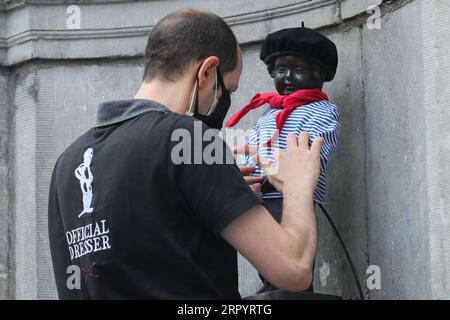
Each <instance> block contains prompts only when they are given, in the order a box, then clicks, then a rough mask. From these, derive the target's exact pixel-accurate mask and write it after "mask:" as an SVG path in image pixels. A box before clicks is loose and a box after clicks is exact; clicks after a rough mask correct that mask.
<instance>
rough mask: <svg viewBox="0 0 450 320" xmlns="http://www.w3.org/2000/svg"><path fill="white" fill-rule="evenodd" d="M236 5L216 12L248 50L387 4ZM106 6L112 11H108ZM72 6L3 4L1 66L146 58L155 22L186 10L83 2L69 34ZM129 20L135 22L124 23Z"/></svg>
mask: <svg viewBox="0 0 450 320" xmlns="http://www.w3.org/2000/svg"><path fill="white" fill-rule="evenodd" d="M197 2H198V3H197ZM231 2H233V0H231ZM234 2H236V5H239V6H240V7H243V8H242V10H240V8H234V7H233V6H229V7H227V8H223V7H217V8H216V7H214V8H211V10H212V11H215V12H218V13H219V14H220V15H221V16H223V17H224V19H225V21H227V23H229V24H230V26H231V27H232V29H233V31H234V32H235V33H236V36H237V38H238V40H239V42H240V43H241V44H244V45H245V44H248V43H254V42H259V41H262V40H263V39H264V37H265V36H266V35H267V33H269V32H271V31H273V30H277V29H280V28H283V27H286V26H299V25H300V24H301V21H305V22H306V24H307V26H308V27H311V28H320V27H324V26H328V25H334V24H338V23H340V22H341V21H342V19H347V18H351V17H352V16H354V15H357V14H360V13H361V12H365V11H366V10H367V7H368V6H369V5H370V4H379V3H381V2H382V1H381V0H362V1H361V0H341V1H339V0H306V1H301V2H300V3H299V2H298V1H292V0H284V1H279V2H278V3H277V5H273V3H272V2H271V1H269V0H265V1H259V2H258V6H259V7H260V8H261V10H255V8H254V5H249V4H248V3H244V4H239V1H237V0H235V1H234ZM106 3H109V4H110V6H108V7H107V8H106V9H104V7H103V6H104V5H105V4H106ZM201 3H202V2H200V1H191V3H190V4H191V5H196V4H198V7H202V5H201ZM69 5H70V3H67V1H62V0H60V1H45V0H34V1H25V0H23V1H3V3H2V7H0V25H3V26H4V27H2V28H0V30H2V31H0V65H5V66H12V65H15V64H19V63H22V62H25V61H27V60H30V59H35V58H42V59H89V58H103V57H105V58H107V57H139V56H142V52H143V48H144V47H145V43H146V40H147V35H148V32H149V31H150V30H151V29H152V27H153V25H154V24H155V23H156V19H157V18H158V17H160V16H162V15H164V14H165V13H166V12H170V11H171V10H173V9H174V8H176V7H183V5H182V4H181V2H180V1H176V0H173V1H167V2H164V4H163V3H162V2H160V1H146V2H142V1H132V2H130V1H121V0H116V1H114V0H109V1H107V0H100V1H95V2H92V1H78V2H77V5H78V6H80V8H81V9H82V22H83V24H84V26H82V27H83V28H82V29H78V30H69V29H66V27H65V22H66V18H67V17H68V15H67V14H66V11H65V10H66V8H67V7H68V6H69ZM203 7H205V5H203ZM2 8H3V9H2ZM214 9H215V10H214ZM104 11H107V12H104ZM155 11H157V12H158V14H153V15H151V17H149V16H148V15H145V14H143V13H145V12H155ZM241 12H243V13H241ZM124 16H125V17H128V16H133V17H136V19H133V20H128V19H123V17H124ZM48 17H53V19H49V18H48ZM55 17H62V18H60V19H57V18H55ZM151 20H153V21H151ZM108 24H113V25H111V26H109V25H108ZM124 38H126V39H127V40H124ZM124 43H126V44H127V45H124Z"/></svg>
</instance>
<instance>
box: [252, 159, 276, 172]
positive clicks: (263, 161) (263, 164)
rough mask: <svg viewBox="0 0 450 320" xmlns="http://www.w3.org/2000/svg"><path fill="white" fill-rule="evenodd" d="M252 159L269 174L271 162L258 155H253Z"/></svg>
mask: <svg viewBox="0 0 450 320" xmlns="http://www.w3.org/2000/svg"><path fill="white" fill-rule="evenodd" d="M252 160H253V162H256V164H257V165H258V167H260V168H261V169H262V170H263V171H264V172H265V173H266V174H270V173H269V172H268V171H269V170H270V168H271V167H272V162H270V161H269V160H267V159H266V158H264V157H263V156H260V155H254V156H253V157H252Z"/></svg>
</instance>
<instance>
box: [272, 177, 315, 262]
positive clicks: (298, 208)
mask: <svg viewBox="0 0 450 320" xmlns="http://www.w3.org/2000/svg"><path fill="white" fill-rule="evenodd" d="M296 188H297V187H295V186H293V187H292V188H285V189H287V190H285V192H284V194H283V196H284V199H283V218H282V221H281V226H282V227H283V228H284V229H285V230H286V232H287V233H288V234H289V237H290V238H291V239H292V244H291V245H290V246H289V248H290V250H293V251H294V252H293V253H292V254H293V256H294V257H295V258H296V259H299V261H300V262H301V263H302V264H303V265H305V266H307V267H308V268H310V269H312V264H313V262H314V257H315V253H316V247H317V222H316V217H315V214H314V202H313V196H312V193H308V192H304V193H302V192H299V190H298V189H297V190H296ZM291 189H292V191H291Z"/></svg>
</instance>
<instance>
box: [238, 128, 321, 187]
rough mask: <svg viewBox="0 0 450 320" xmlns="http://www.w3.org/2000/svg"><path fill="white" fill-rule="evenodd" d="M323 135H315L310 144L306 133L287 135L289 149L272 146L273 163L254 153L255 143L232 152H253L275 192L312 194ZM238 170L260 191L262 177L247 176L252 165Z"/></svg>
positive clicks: (248, 153) (317, 177)
mask: <svg viewBox="0 0 450 320" xmlns="http://www.w3.org/2000/svg"><path fill="white" fill-rule="evenodd" d="M322 143H323V138H322V137H317V138H316V139H315V140H314V142H313V143H312V145H311V147H309V133H308V132H302V133H301V134H300V136H299V137H298V139H297V137H296V136H295V135H294V134H289V135H288V137H287V146H288V149H287V151H286V152H280V150H279V149H275V159H276V161H275V163H272V162H271V161H269V160H267V159H266V158H264V157H263V156H260V155H257V152H258V148H257V146H255V145H243V146H237V147H234V148H233V149H232V151H233V153H235V154H245V155H254V156H253V161H254V162H255V163H257V164H258V166H259V167H260V168H261V169H262V170H263V171H264V172H265V174H266V175H267V177H268V179H269V182H270V183H271V184H272V185H273V186H274V187H275V188H277V190H278V191H280V192H282V193H285V192H289V190H297V191H298V190H302V191H303V192H305V193H312V192H314V189H315V188H316V185H317V181H318V179H319V174H320V149H321V147H322ZM240 169H241V173H242V175H243V176H244V179H245V180H246V181H247V182H248V183H249V184H255V185H254V187H253V188H252V189H254V188H258V192H260V190H261V182H262V180H263V178H262V177H253V176H249V175H250V174H251V173H252V172H253V171H254V170H255V167H241V168H240Z"/></svg>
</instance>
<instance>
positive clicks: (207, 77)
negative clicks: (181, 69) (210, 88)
mask: <svg viewBox="0 0 450 320" xmlns="http://www.w3.org/2000/svg"><path fill="white" fill-rule="evenodd" d="M218 66H219V57H216V56H211V57H208V58H206V59H205V60H204V61H203V63H202V64H201V67H200V70H199V71H198V86H199V88H203V87H204V86H205V85H208V84H210V83H211V79H212V80H213V81H214V80H215V75H216V72H217V71H216V68H217V67H218Z"/></svg>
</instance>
